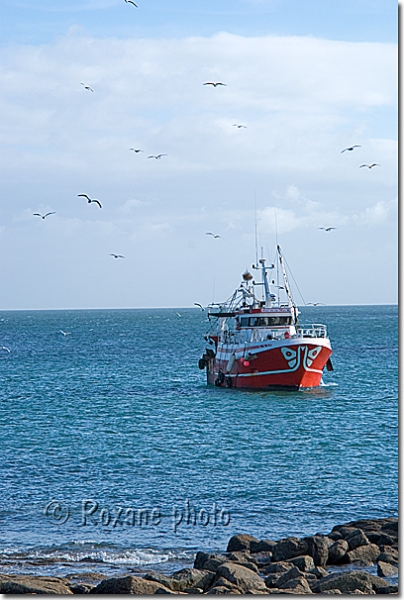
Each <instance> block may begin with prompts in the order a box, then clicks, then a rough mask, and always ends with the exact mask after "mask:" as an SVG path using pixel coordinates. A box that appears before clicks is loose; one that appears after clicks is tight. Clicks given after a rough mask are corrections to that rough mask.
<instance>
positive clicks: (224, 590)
mask: <svg viewBox="0 0 404 600" xmlns="http://www.w3.org/2000/svg"><path fill="white" fill-rule="evenodd" d="M242 593H243V592H242V591H241V590H239V589H238V588H237V587H236V586H232V587H225V586H224V585H223V586H222V585H218V586H215V587H213V588H210V590H209V591H208V592H206V595H208V594H220V595H221V594H240V595H241V594H242Z"/></svg>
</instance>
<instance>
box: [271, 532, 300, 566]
mask: <svg viewBox="0 0 404 600" xmlns="http://www.w3.org/2000/svg"><path fill="white" fill-rule="evenodd" d="M299 554H305V552H302V551H301V541H300V540H299V539H298V538H295V537H288V538H285V539H282V540H279V542H277V543H276V545H275V546H274V547H273V550H272V558H273V561H274V562H278V561H280V560H286V559H288V558H294V557H295V556H299Z"/></svg>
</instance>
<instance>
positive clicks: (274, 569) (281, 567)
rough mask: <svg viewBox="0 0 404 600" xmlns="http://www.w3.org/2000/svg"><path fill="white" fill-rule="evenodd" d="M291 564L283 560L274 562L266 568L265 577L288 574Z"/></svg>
mask: <svg viewBox="0 0 404 600" xmlns="http://www.w3.org/2000/svg"><path fill="white" fill-rule="evenodd" d="M289 569H290V563H289V562H287V561H286V560H281V561H279V562H274V563H271V564H270V565H268V566H267V567H265V569H264V575H269V574H270V573H286V571H289Z"/></svg>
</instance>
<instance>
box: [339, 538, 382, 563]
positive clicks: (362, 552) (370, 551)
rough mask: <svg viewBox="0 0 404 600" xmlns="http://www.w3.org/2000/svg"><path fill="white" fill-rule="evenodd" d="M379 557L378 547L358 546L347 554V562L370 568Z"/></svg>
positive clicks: (372, 545) (370, 545)
mask: <svg viewBox="0 0 404 600" xmlns="http://www.w3.org/2000/svg"><path fill="white" fill-rule="evenodd" d="M379 555H380V549H379V546H376V544H367V545H366V546H358V548H355V550H350V551H349V552H347V554H346V556H347V557H348V560H349V562H351V563H358V564H361V565H362V566H364V567H366V566H370V565H373V564H374V563H375V562H376V559H377V558H378V557H379Z"/></svg>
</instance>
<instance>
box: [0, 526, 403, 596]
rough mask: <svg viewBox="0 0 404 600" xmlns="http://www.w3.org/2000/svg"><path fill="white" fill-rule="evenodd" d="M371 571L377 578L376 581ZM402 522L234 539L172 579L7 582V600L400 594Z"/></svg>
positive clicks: (3, 581) (1, 589) (0, 586)
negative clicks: (18, 598)
mask: <svg viewBox="0 0 404 600" xmlns="http://www.w3.org/2000/svg"><path fill="white" fill-rule="evenodd" d="M370 571H375V572H376V573H377V574H373V573H371V572H370ZM397 574H398V522H397V519H395V518H387V519H363V520H360V521H352V522H350V523H346V524H344V525H337V526H336V527H334V528H333V530H332V531H331V532H330V533H329V534H327V535H323V534H317V535H313V536H309V537H304V538H296V537H288V538H285V539H282V540H278V541H273V540H258V539H257V538H255V537H252V536H251V535H248V534H239V535H235V536H233V537H232V538H231V539H230V541H229V544H228V547H227V550H226V551H225V552H222V553H214V554H212V553H206V552H198V553H197V555H196V558H195V562H194V566H193V568H186V569H181V570H180V571H177V572H175V573H173V574H172V575H171V576H167V575H162V574H159V573H148V574H147V575H144V576H143V577H136V576H134V575H130V574H128V575H125V576H122V577H115V578H105V579H103V580H102V581H101V582H100V583H98V584H96V583H95V582H94V583H88V582H86V583H85V582H80V581H77V575H76V576H75V577H73V576H72V578H70V579H69V578H65V579H61V578H55V577H30V576H12V575H8V576H6V575H0V593H3V594H24V593H39V594H63V595H64V594H85V593H90V594H142V595H150V594H208V595H211V594H240V595H241V594H260V595H262V594H265V595H268V594H394V593H398V586H397V585H395V584H392V583H391V578H394V577H396V576H397Z"/></svg>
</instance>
